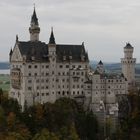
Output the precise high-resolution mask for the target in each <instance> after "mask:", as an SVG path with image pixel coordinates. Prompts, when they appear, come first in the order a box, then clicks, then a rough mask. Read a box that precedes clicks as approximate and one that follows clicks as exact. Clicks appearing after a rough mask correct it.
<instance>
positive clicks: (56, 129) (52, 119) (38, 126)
mask: <svg viewBox="0 0 140 140" xmlns="http://www.w3.org/2000/svg"><path fill="white" fill-rule="evenodd" d="M128 101H129V105H130V111H129V112H128V113H127V115H126V116H125V117H124V118H122V119H121V120H119V121H120V124H119V125H118V128H117V130H116V133H114V134H113V135H112V134H108V137H109V138H110V140H126V139H127V140H138V139H139V138H140V92H137V93H135V94H134V93H130V94H129V95H128ZM103 135H104V134H103V132H101V131H100V127H99V124H98V122H97V119H96V117H95V115H94V114H93V112H91V111H90V110H88V111H84V109H83V107H82V106H81V105H79V104H78V103H77V102H76V101H75V100H72V99H69V98H61V99H59V100H56V102H55V103H45V104H35V105H33V106H31V107H29V108H27V106H26V105H25V110H24V112H22V111H21V107H20V105H19V104H18V102H17V101H16V100H14V99H9V98H8V96H7V95H6V94H3V91H2V90H1V89H0V140H101V139H104V138H103V137H102V136H103Z"/></svg>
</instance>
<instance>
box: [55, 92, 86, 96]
mask: <svg viewBox="0 0 140 140" xmlns="http://www.w3.org/2000/svg"><path fill="white" fill-rule="evenodd" d="M58 94H59V95H63V96H64V95H83V94H84V92H83V91H73V92H71V94H70V92H69V91H62V92H60V91H58Z"/></svg>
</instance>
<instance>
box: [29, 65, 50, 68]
mask: <svg viewBox="0 0 140 140" xmlns="http://www.w3.org/2000/svg"><path fill="white" fill-rule="evenodd" d="M32 67H33V68H38V66H37V65H34V66H32V65H29V66H28V68H29V69H31V68H32ZM45 67H46V68H49V65H46V66H44V65H42V68H45Z"/></svg>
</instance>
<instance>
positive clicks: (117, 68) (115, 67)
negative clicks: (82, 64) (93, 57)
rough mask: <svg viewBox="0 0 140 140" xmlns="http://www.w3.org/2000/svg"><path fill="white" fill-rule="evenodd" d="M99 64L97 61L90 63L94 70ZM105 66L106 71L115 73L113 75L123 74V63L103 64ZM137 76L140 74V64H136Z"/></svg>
mask: <svg viewBox="0 0 140 140" xmlns="http://www.w3.org/2000/svg"><path fill="white" fill-rule="evenodd" d="M97 64H98V62H97V61H90V65H91V67H92V68H93V69H95V68H96V66H97ZM103 64H104V66H105V69H106V71H108V72H113V73H118V72H119V73H120V72H121V63H113V62H111V63H106V62H105V63H103ZM135 68H136V74H140V63H138V64H136V67H135Z"/></svg>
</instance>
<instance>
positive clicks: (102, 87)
mask: <svg viewBox="0 0 140 140" xmlns="http://www.w3.org/2000/svg"><path fill="white" fill-rule="evenodd" d="M88 88H90V87H89V86H88ZM95 88H96V89H98V86H96V87H95ZM104 88H105V86H101V89H104ZM106 88H111V86H108V87H106ZM113 88H122V86H121V85H120V86H118V85H117V86H115V87H113Z"/></svg>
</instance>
